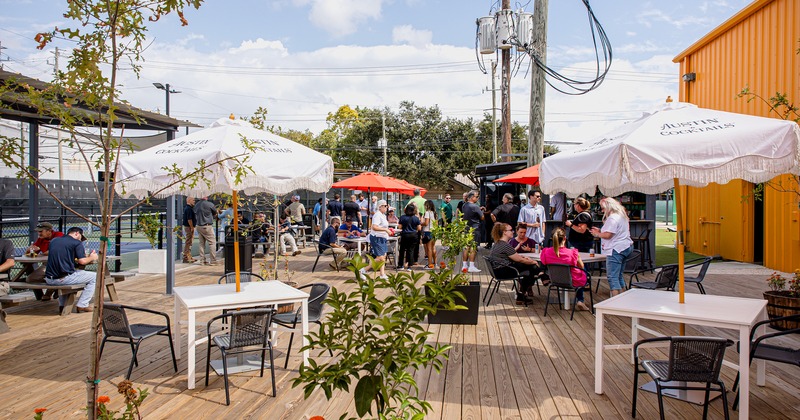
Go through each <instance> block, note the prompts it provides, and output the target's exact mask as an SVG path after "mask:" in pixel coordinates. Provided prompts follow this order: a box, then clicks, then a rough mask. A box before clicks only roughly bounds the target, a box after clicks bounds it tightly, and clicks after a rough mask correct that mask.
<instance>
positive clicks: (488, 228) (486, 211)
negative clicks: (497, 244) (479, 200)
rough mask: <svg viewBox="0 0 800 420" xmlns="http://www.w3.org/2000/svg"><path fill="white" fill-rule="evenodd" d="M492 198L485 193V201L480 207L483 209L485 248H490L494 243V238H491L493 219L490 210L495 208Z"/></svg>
mask: <svg viewBox="0 0 800 420" xmlns="http://www.w3.org/2000/svg"><path fill="white" fill-rule="evenodd" d="M495 207H496V206H495V205H494V200H493V199H492V196H491V195H489V194H487V195H486V203H485V205H484V206H483V207H482V209H483V220H484V222H483V231H484V237H485V238H486V246H485V248H486V249H492V244H493V243H494V239H493V238H492V228H493V227H494V221H493V220H492V212H493V211H494V209H495Z"/></svg>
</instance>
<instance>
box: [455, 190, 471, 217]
mask: <svg viewBox="0 0 800 420" xmlns="http://www.w3.org/2000/svg"><path fill="white" fill-rule="evenodd" d="M467 194H469V191H467V192H465V193H464V194H462V195H461V201H459V202H458V204H457V205H456V211H457V212H459V213H464V203H466V202H467Z"/></svg>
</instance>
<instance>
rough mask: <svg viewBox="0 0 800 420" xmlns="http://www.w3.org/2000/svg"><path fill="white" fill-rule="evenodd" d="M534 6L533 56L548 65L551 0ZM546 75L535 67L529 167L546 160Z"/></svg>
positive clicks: (545, 0)
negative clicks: (548, 16) (548, 21)
mask: <svg viewBox="0 0 800 420" xmlns="http://www.w3.org/2000/svg"><path fill="white" fill-rule="evenodd" d="M535 1H536V2H535V3H534V6H533V10H534V12H533V43H532V44H533V52H532V56H531V60H533V54H536V55H537V56H538V58H539V61H541V63H542V65H543V66H544V65H545V64H547V7H548V1H549V0H535ZM544 77H545V73H544V70H542V68H541V67H539V66H537V65H534V66H533V72H531V111H530V128H529V132H528V166H529V167H530V166H533V165H538V164H539V162H541V161H542V159H543V158H544V102H545V93H546V92H545V89H546V88H547V85H546V84H545V80H544Z"/></svg>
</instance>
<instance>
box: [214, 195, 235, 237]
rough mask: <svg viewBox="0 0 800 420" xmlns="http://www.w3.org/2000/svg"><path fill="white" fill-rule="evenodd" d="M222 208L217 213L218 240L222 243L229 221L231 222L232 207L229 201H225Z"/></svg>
mask: <svg viewBox="0 0 800 420" xmlns="http://www.w3.org/2000/svg"><path fill="white" fill-rule="evenodd" d="M222 208H223V210H222V211H221V212H218V213H219V216H217V217H218V218H219V225H220V231H219V240H220V242H222V243H225V235H227V234H228V226H230V224H231V222H233V207H231V203H225V204H223V205H222ZM212 223H213V222H212Z"/></svg>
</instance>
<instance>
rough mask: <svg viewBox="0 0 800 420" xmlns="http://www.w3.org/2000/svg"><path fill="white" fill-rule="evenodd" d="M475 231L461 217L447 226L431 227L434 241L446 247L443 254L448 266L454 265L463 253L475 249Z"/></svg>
mask: <svg viewBox="0 0 800 420" xmlns="http://www.w3.org/2000/svg"><path fill="white" fill-rule="evenodd" d="M473 229H474V228H468V227H467V221H466V220H464V219H462V218H460V217H456V218H454V219H453V221H452V222H451V223H448V224H447V225H445V226H438V225H434V226H433V227H431V235H433V239H434V240H438V241H441V243H442V246H443V247H446V249H445V250H444V252H443V253H442V260H443V261H447V264H448V265H454V264H455V260H456V258H457V257H458V256H459V255H460V254H461V251H463V250H464V249H468V248H472V247H475V238H474V237H473V236H472V230H473Z"/></svg>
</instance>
